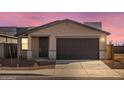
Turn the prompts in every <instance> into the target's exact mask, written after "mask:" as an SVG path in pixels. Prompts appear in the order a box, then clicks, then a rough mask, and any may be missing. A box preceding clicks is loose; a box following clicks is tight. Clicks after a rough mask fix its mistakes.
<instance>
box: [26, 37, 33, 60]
mask: <svg viewBox="0 0 124 93" xmlns="http://www.w3.org/2000/svg"><path fill="white" fill-rule="evenodd" d="M27 58H28V59H31V58H32V50H31V36H28V51H27Z"/></svg>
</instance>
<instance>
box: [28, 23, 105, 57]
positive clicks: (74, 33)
mask: <svg viewBox="0 0 124 93" xmlns="http://www.w3.org/2000/svg"><path fill="white" fill-rule="evenodd" d="M46 36H48V37H49V58H56V38H99V44H100V48H99V50H100V53H99V54H100V58H101V59H104V58H105V57H106V34H104V33H101V32H99V31H96V30H93V29H90V28H87V27H82V26H80V25H78V24H75V23H72V22H65V23H61V24H58V25H55V26H52V27H49V28H45V29H42V30H38V31H34V32H32V33H30V34H29V35H28V37H31V39H30V40H32V41H31V42H33V43H30V44H29V48H30V49H31V51H32V57H34V58H38V54H37V52H38V51H39V48H38V46H39V45H38V42H39V41H38V37H46ZM34 37H35V38H34ZM36 37H37V38H36ZM102 38H104V39H105V40H102Z"/></svg>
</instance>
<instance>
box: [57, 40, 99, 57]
mask: <svg viewBox="0 0 124 93" xmlns="http://www.w3.org/2000/svg"><path fill="white" fill-rule="evenodd" d="M57 59H99V39H98V38H57Z"/></svg>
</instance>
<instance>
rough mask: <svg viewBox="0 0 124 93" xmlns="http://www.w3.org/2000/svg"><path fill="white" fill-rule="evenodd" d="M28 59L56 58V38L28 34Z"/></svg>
mask: <svg viewBox="0 0 124 93" xmlns="http://www.w3.org/2000/svg"><path fill="white" fill-rule="evenodd" d="M27 58H28V59H37V60H54V59H56V39H55V37H53V36H28V51H27Z"/></svg>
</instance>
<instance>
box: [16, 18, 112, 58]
mask: <svg viewBox="0 0 124 93" xmlns="http://www.w3.org/2000/svg"><path fill="white" fill-rule="evenodd" d="M92 24H93V23H92ZM97 24H98V23H97ZM90 25H91V24H90ZM90 25H89V23H87V24H82V23H79V22H76V21H73V20H69V19H65V20H57V21H54V22H51V23H48V24H45V25H42V26H38V27H35V28H33V29H29V30H27V31H25V32H24V33H21V34H19V35H17V36H18V56H20V57H23V58H28V59H32V58H33V59H38V58H49V59H105V58H106V44H107V43H106V41H107V40H106V37H107V35H109V34H110V33H108V32H106V31H104V30H102V29H101V28H100V27H101V25H98V26H99V27H98V28H97V27H96V26H97V25H96V23H95V27H93V26H90Z"/></svg>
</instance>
